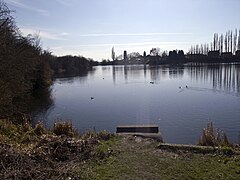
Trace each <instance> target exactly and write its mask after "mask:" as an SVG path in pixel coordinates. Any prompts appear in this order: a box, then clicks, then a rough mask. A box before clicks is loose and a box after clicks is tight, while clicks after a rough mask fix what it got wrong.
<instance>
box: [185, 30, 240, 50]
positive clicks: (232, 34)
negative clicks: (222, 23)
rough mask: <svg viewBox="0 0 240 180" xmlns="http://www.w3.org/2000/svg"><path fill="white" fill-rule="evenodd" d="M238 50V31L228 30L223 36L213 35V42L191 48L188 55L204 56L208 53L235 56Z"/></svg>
mask: <svg viewBox="0 0 240 180" xmlns="http://www.w3.org/2000/svg"><path fill="white" fill-rule="evenodd" d="M237 50H240V30H237V29H235V30H234V31H232V30H228V31H227V32H226V33H225V34H218V33H214V35H213V41H212V42H210V44H209V43H205V44H196V45H193V46H191V48H190V50H189V54H205V55H207V54H208V52H209V51H219V52H220V53H232V54H235V53H236V51H237Z"/></svg>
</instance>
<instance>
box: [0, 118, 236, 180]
mask: <svg viewBox="0 0 240 180" xmlns="http://www.w3.org/2000/svg"><path fill="white" fill-rule="evenodd" d="M0 160H1V163H0V179H239V178H240V156H239V148H238V147H236V146H232V147H203V146H186V145H172V144H165V143H162V144H161V143H159V142H157V141H155V140H153V139H148V138H142V137H135V136H117V135H112V134H109V133H107V132H100V133H92V132H89V133H86V134H82V135H79V134H78V133H76V131H75V130H74V129H73V127H72V125H71V123H69V122H67V123H57V124H55V125H54V127H53V128H52V129H51V130H47V129H45V128H44V126H43V125H42V124H38V125H36V127H35V128H32V127H31V126H30V125H29V124H27V123H23V124H20V125H19V124H18V125H16V124H13V123H11V122H9V121H7V120H1V121H0Z"/></svg>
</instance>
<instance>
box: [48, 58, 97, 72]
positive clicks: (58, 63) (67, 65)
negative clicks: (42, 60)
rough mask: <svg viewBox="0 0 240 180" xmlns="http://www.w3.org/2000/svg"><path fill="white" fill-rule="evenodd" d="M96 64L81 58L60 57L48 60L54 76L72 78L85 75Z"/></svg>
mask: <svg viewBox="0 0 240 180" xmlns="http://www.w3.org/2000/svg"><path fill="white" fill-rule="evenodd" d="M94 64H96V62H94V61H93V60H90V59H87V58H85V57H82V56H71V55H67V56H62V57H55V58H52V59H51V60H50V66H51V68H52V70H53V71H54V75H55V76H72V75H79V74H83V73H86V72H87V71H88V70H90V69H91V67H92V66H93V65H94Z"/></svg>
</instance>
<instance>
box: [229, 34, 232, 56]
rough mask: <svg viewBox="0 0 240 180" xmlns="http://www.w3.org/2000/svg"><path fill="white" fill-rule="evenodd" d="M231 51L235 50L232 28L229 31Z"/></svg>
mask: <svg viewBox="0 0 240 180" xmlns="http://www.w3.org/2000/svg"><path fill="white" fill-rule="evenodd" d="M229 41H230V42H229V43H230V52H233V33H232V30H231V31H230V33H229Z"/></svg>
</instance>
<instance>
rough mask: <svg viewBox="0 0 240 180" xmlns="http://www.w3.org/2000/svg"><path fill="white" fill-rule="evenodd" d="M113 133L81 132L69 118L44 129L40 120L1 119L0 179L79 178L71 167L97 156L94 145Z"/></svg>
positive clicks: (108, 137)
mask: <svg viewBox="0 0 240 180" xmlns="http://www.w3.org/2000/svg"><path fill="white" fill-rule="evenodd" d="M64 128H66V129H64ZM112 136H113V135H111V134H109V133H106V132H100V133H93V132H89V133H87V134H85V135H82V136H80V135H78V134H77V133H76V130H74V128H73V127H72V124H71V123H70V122H65V123H59V124H58V123H56V124H55V125H54V128H53V130H47V129H46V128H45V127H44V126H43V124H42V123H38V124H37V125H36V126H35V128H32V127H31V126H30V125H29V124H27V123H26V124H25V123H24V124H21V125H15V124H13V123H11V122H9V121H7V120H0V179H67V178H68V179H70V178H71V179H79V178H80V176H79V175H78V176H77V175H75V174H74V173H73V172H72V171H71V170H72V169H74V167H75V166H79V164H81V163H84V162H85V161H86V160H90V159H97V158H98V157H97V155H98V154H97V153H96V151H95V149H96V147H97V145H98V144H100V143H101V141H103V140H108V139H110V138H111V137H112Z"/></svg>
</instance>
